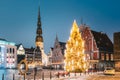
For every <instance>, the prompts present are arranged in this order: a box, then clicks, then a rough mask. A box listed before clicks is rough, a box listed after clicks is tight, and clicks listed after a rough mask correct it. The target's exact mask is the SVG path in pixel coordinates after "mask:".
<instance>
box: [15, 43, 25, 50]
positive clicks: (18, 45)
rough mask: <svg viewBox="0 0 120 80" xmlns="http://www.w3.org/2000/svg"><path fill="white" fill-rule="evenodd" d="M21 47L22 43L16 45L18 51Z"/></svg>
mask: <svg viewBox="0 0 120 80" xmlns="http://www.w3.org/2000/svg"><path fill="white" fill-rule="evenodd" d="M20 45H22V43H20V44H17V45H16V46H17V49H18V48H19V47H20ZM23 48H24V47H23Z"/></svg>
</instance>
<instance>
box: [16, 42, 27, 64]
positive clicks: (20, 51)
mask: <svg viewBox="0 0 120 80" xmlns="http://www.w3.org/2000/svg"><path fill="white" fill-rule="evenodd" d="M16 47H17V63H18V64H19V63H20V61H22V60H24V59H25V49H24V47H23V45H22V44H18V45H16Z"/></svg>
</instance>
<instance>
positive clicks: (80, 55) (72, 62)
mask: <svg viewBox="0 0 120 80" xmlns="http://www.w3.org/2000/svg"><path fill="white" fill-rule="evenodd" d="M85 57H86V56H85V53H84V40H83V39H82V37H81V34H80V32H79V28H78V25H77V23H76V21H74V23H73V27H72V29H71V33H70V37H69V40H68V41H67V43H66V50H65V61H64V62H65V66H64V68H65V70H66V71H70V72H84V71H85V70H86V69H88V65H87V64H88V61H87V60H86V58H85Z"/></svg>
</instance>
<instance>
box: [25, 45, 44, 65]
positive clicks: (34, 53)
mask: <svg viewBox="0 0 120 80" xmlns="http://www.w3.org/2000/svg"><path fill="white" fill-rule="evenodd" d="M25 58H26V60H27V64H28V67H29V66H32V65H33V64H34V65H35V66H40V65H42V63H41V62H42V55H41V51H40V48H39V47H37V48H33V47H31V48H25Z"/></svg>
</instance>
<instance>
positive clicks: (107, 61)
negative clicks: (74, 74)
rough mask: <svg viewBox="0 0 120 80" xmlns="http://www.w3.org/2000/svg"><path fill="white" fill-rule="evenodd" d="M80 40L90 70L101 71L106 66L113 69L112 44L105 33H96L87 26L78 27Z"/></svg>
mask: <svg viewBox="0 0 120 80" xmlns="http://www.w3.org/2000/svg"><path fill="white" fill-rule="evenodd" d="M80 32H81V34H82V38H83V39H84V41H85V53H86V54H87V55H89V57H90V68H92V69H97V70H98V69H99V70H103V69H104V68H105V67H107V66H111V67H114V61H113V43H112V42H111V40H110V39H109V37H108V36H107V34H106V33H103V32H97V31H93V30H91V29H90V27H89V26H87V25H85V24H82V25H81V26H80Z"/></svg>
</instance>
